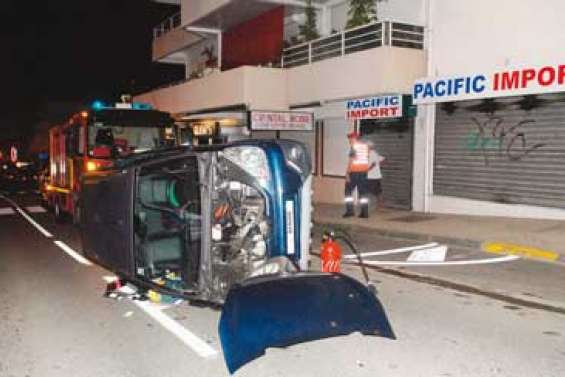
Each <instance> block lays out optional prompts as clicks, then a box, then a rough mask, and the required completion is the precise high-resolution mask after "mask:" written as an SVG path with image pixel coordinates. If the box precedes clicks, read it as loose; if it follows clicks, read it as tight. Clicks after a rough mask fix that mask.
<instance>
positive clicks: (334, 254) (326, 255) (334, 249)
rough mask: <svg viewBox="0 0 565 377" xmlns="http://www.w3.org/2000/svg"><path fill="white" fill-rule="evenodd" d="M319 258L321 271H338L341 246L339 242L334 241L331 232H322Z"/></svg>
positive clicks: (333, 235)
mask: <svg viewBox="0 0 565 377" xmlns="http://www.w3.org/2000/svg"><path fill="white" fill-rule="evenodd" d="M320 258H321V259H322V272H340V269H341V247H340V246H339V243H337V242H336V240H335V234H334V233H333V232H326V233H324V235H323V237H322V245H321V250H320Z"/></svg>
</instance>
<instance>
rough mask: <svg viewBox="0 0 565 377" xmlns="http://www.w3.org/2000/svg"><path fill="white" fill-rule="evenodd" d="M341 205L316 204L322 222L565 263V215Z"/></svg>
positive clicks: (381, 233) (412, 238)
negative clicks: (351, 212) (350, 212)
mask: <svg viewBox="0 0 565 377" xmlns="http://www.w3.org/2000/svg"><path fill="white" fill-rule="evenodd" d="M343 211H344V209H343V207H342V206H339V205H332V204H316V205H315V206H314V221H315V223H316V224H317V225H320V226H332V227H341V228H348V227H364V228H368V229H370V230H371V232H375V233H377V234H380V235H383V236H385V237H391V238H400V239H407V240H418V241H435V242H439V243H445V244H447V245H449V246H451V247H460V248H472V249H482V250H483V251H488V252H492V253H496V254H516V255H520V256H524V257H529V258H532V259H538V260H544V261H551V262H557V263H559V264H565V221H557V220H531V219H514V218H503V217H488V216H465V215H444V214H424V213H418V212H411V211H405V210H394V209H384V210H381V211H375V210H372V211H371V214H370V218H369V219H360V218H358V217H350V218H342V214H343Z"/></svg>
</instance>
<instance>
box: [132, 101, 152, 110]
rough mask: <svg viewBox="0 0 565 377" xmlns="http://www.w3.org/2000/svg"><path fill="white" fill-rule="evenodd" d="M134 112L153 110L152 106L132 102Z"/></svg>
mask: <svg viewBox="0 0 565 377" xmlns="http://www.w3.org/2000/svg"><path fill="white" fill-rule="evenodd" d="M131 107H132V109H134V110H153V106H151V105H150V104H148V103H142V102H134V103H132V105H131Z"/></svg>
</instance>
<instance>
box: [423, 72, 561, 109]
mask: <svg viewBox="0 0 565 377" xmlns="http://www.w3.org/2000/svg"><path fill="white" fill-rule="evenodd" d="M562 91H565V64H558V65H544V66H537V67H524V68H518V69H509V70H502V71H496V72H491V73H476V74H470V75H460V76H448V77H434V78H428V79H420V80H417V81H416V82H415V83H414V89H413V93H412V95H413V102H414V104H425V103H434V102H447V101H459V100H466V99H474V98H493V97H505V96H515V95H526V94H539V93H555V92H562Z"/></svg>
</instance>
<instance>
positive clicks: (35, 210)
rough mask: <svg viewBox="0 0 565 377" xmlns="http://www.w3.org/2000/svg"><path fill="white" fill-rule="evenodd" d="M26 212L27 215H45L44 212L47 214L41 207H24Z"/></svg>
mask: <svg viewBox="0 0 565 377" xmlns="http://www.w3.org/2000/svg"><path fill="white" fill-rule="evenodd" d="M26 211H28V212H29V213H45V212H47V211H46V210H45V208H43V207H41V206H29V207H26Z"/></svg>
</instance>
